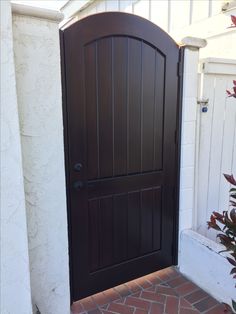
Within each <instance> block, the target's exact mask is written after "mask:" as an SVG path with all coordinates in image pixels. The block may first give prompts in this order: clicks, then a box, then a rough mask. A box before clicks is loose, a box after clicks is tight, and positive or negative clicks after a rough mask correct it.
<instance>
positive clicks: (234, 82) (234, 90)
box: [226, 80, 236, 98]
mask: <svg viewBox="0 0 236 314" xmlns="http://www.w3.org/2000/svg"><path fill="white" fill-rule="evenodd" d="M233 84H234V86H233V92H231V91H230V90H228V89H226V93H227V94H228V97H234V98H236V80H233Z"/></svg>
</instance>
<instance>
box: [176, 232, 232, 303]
mask: <svg viewBox="0 0 236 314" xmlns="http://www.w3.org/2000/svg"><path fill="white" fill-rule="evenodd" d="M180 249H181V257H180V263H179V268H180V271H181V272H182V273H183V274H184V275H185V276H186V277H188V278H189V279H191V280H192V281H193V282H195V283H196V284H197V285H198V286H200V287H201V288H202V289H204V290H205V291H207V292H208V293H209V294H210V295H212V296H213V297H214V298H216V299H217V300H218V301H222V302H226V303H229V304H230V303H231V299H232V298H233V297H235V288H234V280H233V278H232V276H230V274H229V273H230V270H231V268H232V267H231V265H230V264H229V262H228V261H227V260H226V259H225V257H226V256H227V254H226V253H219V252H220V251H222V250H223V249H224V247H223V246H222V245H220V244H218V243H216V242H214V241H212V240H210V239H208V238H206V237H204V236H202V235H200V234H199V233H197V232H195V231H192V230H184V231H182V233H181V236H180Z"/></svg>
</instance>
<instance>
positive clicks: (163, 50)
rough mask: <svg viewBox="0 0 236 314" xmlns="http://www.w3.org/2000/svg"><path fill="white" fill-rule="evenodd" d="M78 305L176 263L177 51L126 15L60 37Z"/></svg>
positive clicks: (92, 21) (81, 25)
mask: <svg viewBox="0 0 236 314" xmlns="http://www.w3.org/2000/svg"><path fill="white" fill-rule="evenodd" d="M61 47H62V68H63V70H62V73H63V89H64V101H63V102H64V123H65V151H66V166H67V192H68V193H67V194H68V195H67V196H68V220H69V237H70V268H71V287H72V289H71V290H72V299H73V300H77V299H80V298H82V297H85V296H88V295H90V294H93V293H96V292H98V291H102V290H105V289H107V288H110V287H112V286H115V285H117V284H120V283H122V282H125V281H128V280H131V279H133V278H135V277H139V276H142V275H144V274H147V273H150V272H153V271H156V270H158V269H161V268H164V267H167V266H170V265H172V264H173V263H175V262H176V250H177V246H176V243H177V240H176V239H177V229H178V228H177V219H176V217H177V212H178V202H177V199H178V197H177V192H176V191H177V189H176V187H177V182H178V169H179V163H178V141H177V140H178V113H179V108H178V97H179V95H178V86H179V76H178V63H179V47H178V46H177V45H176V44H175V42H174V41H173V40H172V39H171V38H170V37H169V36H168V35H167V34H166V33H165V32H164V31H162V30H161V29H160V28H158V27H157V26H155V25H154V24H152V23H151V22H149V21H147V20H145V19H143V18H140V17H137V16H134V15H130V14H125V13H119V12H117V13H102V14H97V15H93V16H90V17H87V18H85V19H83V20H81V21H79V22H77V23H75V24H73V25H72V26H70V27H68V28H67V29H65V30H64V31H63V32H62V33H61Z"/></svg>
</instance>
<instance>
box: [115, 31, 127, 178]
mask: <svg viewBox="0 0 236 314" xmlns="http://www.w3.org/2000/svg"><path fill="white" fill-rule="evenodd" d="M127 49H128V39H127V38H124V37H122V38H121V37H114V38H113V84H114V87H113V90H114V175H115V176H116V175H124V174H125V173H126V171H127V112H128V104H127V66H128V64H127V63H128V62H127V61H128V60H127V59H128V54H127Z"/></svg>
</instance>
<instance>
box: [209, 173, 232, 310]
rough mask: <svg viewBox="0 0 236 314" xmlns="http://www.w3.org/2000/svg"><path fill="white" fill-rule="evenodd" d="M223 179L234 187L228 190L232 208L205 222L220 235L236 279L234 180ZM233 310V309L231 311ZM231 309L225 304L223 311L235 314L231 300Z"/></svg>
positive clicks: (230, 178)
mask: <svg viewBox="0 0 236 314" xmlns="http://www.w3.org/2000/svg"><path fill="white" fill-rule="evenodd" d="M224 176H225V179H226V180H227V181H228V182H229V183H230V184H231V185H233V186H234V187H233V188H231V189H230V191H229V193H230V206H232V207H233V208H232V209H231V210H230V212H228V211H223V213H222V214H220V213H218V212H213V214H212V215H211V217H210V221H208V222H207V224H208V229H209V228H213V229H215V230H217V231H220V233H219V234H218V235H217V237H218V238H219V239H220V242H221V244H222V245H223V246H224V247H225V250H224V251H222V252H229V253H230V257H227V260H228V262H229V263H230V264H231V265H232V266H233V268H232V270H231V272H230V274H231V275H233V278H234V279H236V188H235V187H236V180H235V178H234V176H233V175H228V174H224ZM232 308H233V309H232ZM232 308H230V306H229V305H228V304H225V311H229V310H230V311H232V312H233V311H234V312H233V313H236V302H235V301H234V300H232Z"/></svg>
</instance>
